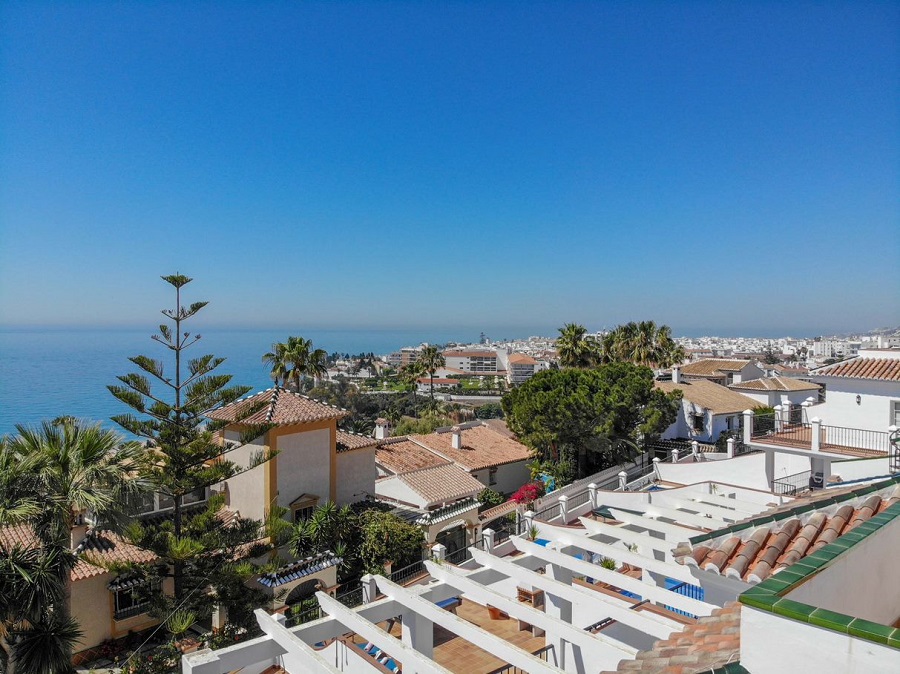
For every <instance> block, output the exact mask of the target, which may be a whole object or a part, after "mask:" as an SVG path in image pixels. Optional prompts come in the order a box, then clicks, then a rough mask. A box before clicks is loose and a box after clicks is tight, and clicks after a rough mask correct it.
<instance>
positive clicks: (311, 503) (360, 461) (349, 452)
mask: <svg viewBox="0 0 900 674" xmlns="http://www.w3.org/2000/svg"><path fill="white" fill-rule="evenodd" d="M248 411H252V414H250V415H249V416H248V415H247V412H248ZM347 414H348V413H347V412H346V411H345V410H342V409H339V408H337V407H333V406H331V405H327V404H325V403H322V402H319V401H317V400H313V399H312V398H308V397H306V396H303V395H300V394H298V393H293V392H291V391H288V390H286V389H283V388H271V389H268V390H266V391H262V392H261V393H257V394H255V395H252V396H250V397H248V398H243V399H241V400H238V401H236V402H234V403H232V404H230V405H226V406H224V407H221V408H219V409H217V410H215V411H213V412H210V413H209V417H210V418H211V419H215V420H219V421H226V422H232V423H229V425H227V426H226V427H225V428H224V429H223V430H221V431H219V433H220V437H221V440H222V442H224V443H231V442H234V443H237V442H239V440H240V437H241V433H242V432H243V429H244V428H245V427H246V425H247V424H268V425H270V428H269V430H268V431H266V432H265V433H264V434H262V435H261V436H259V437H258V438H256V439H254V440H253V441H251V442H250V443H247V444H246V445H245V446H243V447H240V448H238V449H235V450H234V451H233V452H231V453H230V454H229V455H228V456H229V459H231V460H232V461H234V462H235V463H237V464H239V465H243V466H249V465H251V463H252V461H253V458H254V457H255V456H258V455H259V454H260V453H266V452H268V451H273V452H277V454H276V456H275V457H274V458H273V459H271V460H270V461H267V462H266V463H263V464H261V465H259V466H256V467H255V468H252V469H250V470H248V471H246V472H244V473H242V474H240V475H237V476H235V477H233V478H231V479H229V480H227V481H226V482H225V483H223V484H222V485H221V486H220V487H219V489H221V490H222V491H224V493H225V497H226V504H227V505H228V507H229V508H230V509H231V510H234V511H237V512H238V513H240V514H241V516H242V517H246V518H251V519H260V520H261V519H265V517H266V514H267V513H268V512H269V511H270V509H271V508H272V507H273V506H280V507H282V508H285V509H286V510H288V511H289V517H290V518H291V520H292V521H296V520H298V519H301V518H302V517H305V516H306V515H307V514H308V513H309V512H311V511H312V509H314V508H315V507H316V506H317V505H319V504H320V503H325V502H327V501H333V502H334V503H336V504H338V505H344V504H349V503H353V502H355V501H359V500H362V499H364V498H365V497H366V496H367V495H370V494H374V493H375V476H376V472H375V440H374V439H371V438H362V437H361V436H357V435H353V434H350V433H344V432H342V431H339V430H338V428H337V422H338V421H339V420H340V419H343V418H344V417H345V416H347ZM237 419H240V422H237V421H236V420H237Z"/></svg>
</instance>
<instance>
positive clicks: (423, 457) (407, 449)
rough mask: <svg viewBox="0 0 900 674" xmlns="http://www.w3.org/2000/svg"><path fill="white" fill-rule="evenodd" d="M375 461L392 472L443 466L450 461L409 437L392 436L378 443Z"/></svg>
mask: <svg viewBox="0 0 900 674" xmlns="http://www.w3.org/2000/svg"><path fill="white" fill-rule="evenodd" d="M375 463H377V464H378V465H380V466H382V467H384V468H386V469H387V470H389V471H390V472H392V473H406V472H408V471H411V470H419V469H420V468H428V467H433V466H443V465H446V464H448V463H450V461H449V460H447V459H444V458H441V457H440V456H438V455H437V454H435V453H434V452H430V451H428V450H427V449H425V448H424V447H422V446H421V445H418V444H416V443H415V442H411V441H410V440H409V438H406V437H401V438H390V439H388V440H384V441H382V442H379V443H378V449H376V450H375Z"/></svg>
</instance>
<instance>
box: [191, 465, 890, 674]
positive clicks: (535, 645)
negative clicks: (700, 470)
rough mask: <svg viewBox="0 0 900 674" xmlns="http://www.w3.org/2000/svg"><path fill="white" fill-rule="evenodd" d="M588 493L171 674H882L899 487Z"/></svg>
mask: <svg viewBox="0 0 900 674" xmlns="http://www.w3.org/2000/svg"><path fill="white" fill-rule="evenodd" d="M743 460H744V459H743V458H739V459H734V460H733V461H743ZM701 465H702V464H701ZM673 467H674V466H673ZM684 467H685V468H690V466H684ZM573 496H574V495H573ZM585 496H586V498H585V499H581V498H578V499H576V498H574V497H573V498H571V499H569V502H572V503H574V502H575V501H576V500H577V501H579V502H580V504H579V505H578V506H573V507H567V505H566V504H567V501H561V502H560V509H559V510H558V511H557V514H556V515H555V516H554V517H553V519H552V520H549V521H537V520H535V521H534V525H535V526H536V527H537V532H536V533H537V536H536V537H526V536H521V535H519V536H513V537H511V538H509V539H508V540H505V541H502V542H498V541H497V540H496V539H494V537H493V535H492V532H490V531H485V532H484V539H483V543H482V544H481V545H479V546H476V548H477V549H470V554H471V559H470V560H468V561H466V562H464V563H462V564H459V565H458V564H451V563H447V562H443V563H432V562H426V568H427V571H428V574H429V578H427V579H425V580H424V581H423V582H420V583H419V584H415V585H411V586H403V585H401V584H398V583H395V582H392V581H390V580H388V579H387V578H384V577H381V576H365V577H364V578H363V587H362V589H363V595H364V604H363V605H362V606H359V607H358V608H348V607H346V606H344V605H343V604H341V603H340V602H339V601H336V600H335V599H334V598H332V597H329V596H328V595H327V594H326V593H323V592H319V593H318V594H317V598H318V600H319V602H320V605H321V606H322V609H323V610H324V615H323V617H322V618H321V619H320V620H317V621H315V622H312V623H309V624H306V625H301V626H300V627H296V628H291V629H288V628H287V627H285V626H284V624H283V622H282V620H281V619H280V618H279V617H277V616H269V615H267V614H266V613H265V612H263V611H257V612H256V618H257V620H258V622H259V624H260V626H261V628H262V630H263V632H264V636H262V637H259V638H257V639H253V640H250V641H248V642H245V643H242V644H238V645H235V646H232V647H229V648H225V649H221V650H219V651H215V652H212V651H201V652H198V653H195V654H189V655H186V656H185V657H184V659H183V672H184V673H185V674H220V673H221V672H228V671H235V670H238V669H240V670H241V671H242V673H243V674H261V673H262V672H263V671H270V672H276V671H278V672H286V673H287V674H300V673H301V672H302V673H303V674H306V673H307V672H308V673H311V674H312V673H318V672H328V673H329V674H333V673H334V672H359V673H360V674H364V673H367V672H382V673H383V672H385V671H388V672H392V671H393V672H396V671H399V670H400V668H401V667H402V671H403V672H405V673H406V674H413V673H418V672H427V673H436V674H437V673H441V674H443V673H446V672H450V671H465V672H473V673H482V674H486V673H487V672H490V671H500V670H501V668H502V667H504V665H506V667H507V668H508V669H505V670H503V671H510V672H512V671H518V672H537V673H541V674H543V673H545V672H546V673H550V672H578V673H582V672H611V671H617V672H647V673H649V672H652V673H654V674H667V673H674V672H679V673H680V674H686V673H691V674H699V673H700V672H723V673H725V674H728V673H735V674H737V673H738V672H743V673H746V672H751V673H752V674H781V673H782V672H805V671H815V672H817V673H818V672H824V673H825V674H844V673H846V672H851V673H855V672H859V673H860V674H861V673H863V672H867V673H868V672H877V673H880V674H881V673H883V674H887V673H888V672H895V671H896V666H897V662H898V661H900V632H898V630H897V628H895V627H894V626H893V624H892V623H893V622H894V621H895V620H896V607H897V606H898V605H900V585H897V584H896V583H893V584H892V583H889V582H887V583H885V582H872V579H873V578H874V579H877V578H890V577H891V576H890V573H891V571H892V570H893V566H892V565H893V563H894V562H895V560H896V558H897V555H898V553H900V477H894V478H891V479H888V480H883V481H880V482H877V483H874V484H868V485H861V486H857V487H854V488H851V489H842V490H836V491H831V492H830V493H826V494H823V495H822V496H820V497H816V498H812V499H803V500H791V499H784V498H783V497H777V496H774V495H772V494H770V493H766V492H763V491H756V490H752V489H747V488H742V487H735V486H730V485H727V484H721V483H711V482H701V483H697V484H693V485H686V486H682V487H673V488H670V489H664V490H663V491H655V492H637V493H622V492H605V491H602V490H599V489H596V488H595V487H594V486H589V487H588V488H587V491H586V494H585ZM529 519H530V518H528V517H526V523H527V522H528V520H529ZM433 552H434V555H435V558H436V560H437V561H439V562H440V561H441V560H442V559H443V556H444V551H443V550H442V549H441V548H440V547H436V548H435V549H434V551H433ZM601 560H603V561H602V563H601ZM735 600H737V603H735ZM439 628H440V629H439ZM513 667H514V668H517V669H516V670H513V669H512V668H513ZM268 668H273V669H268Z"/></svg>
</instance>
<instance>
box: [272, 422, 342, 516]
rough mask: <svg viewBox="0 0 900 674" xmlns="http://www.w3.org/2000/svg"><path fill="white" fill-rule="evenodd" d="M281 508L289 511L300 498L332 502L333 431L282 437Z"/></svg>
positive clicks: (280, 460) (293, 434) (280, 463)
mask: <svg viewBox="0 0 900 674" xmlns="http://www.w3.org/2000/svg"><path fill="white" fill-rule="evenodd" d="M277 448H278V450H279V454H278V456H277V457H276V460H277V461H278V505H280V506H282V507H285V508H287V507H288V506H289V505H290V503H291V501H293V500H294V499H296V498H297V497H298V496H300V495H301V494H315V495H316V496H318V497H319V499H320V501H319V502H320V503H324V502H325V501H328V500H329V499H330V498H331V495H330V484H331V429H328V428H322V429H319V430H316V431H304V432H302V433H292V434H290V435H279V436H278V444H277Z"/></svg>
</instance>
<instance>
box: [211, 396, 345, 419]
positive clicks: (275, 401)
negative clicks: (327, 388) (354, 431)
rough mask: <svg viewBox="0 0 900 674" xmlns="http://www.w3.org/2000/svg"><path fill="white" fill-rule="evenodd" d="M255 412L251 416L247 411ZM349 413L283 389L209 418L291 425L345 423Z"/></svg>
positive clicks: (222, 409) (238, 403) (235, 404)
mask: <svg viewBox="0 0 900 674" xmlns="http://www.w3.org/2000/svg"><path fill="white" fill-rule="evenodd" d="M250 410H254V411H253V412H252V413H250V414H249V415H248V416H244V415H245V414H247V413H248V411H250ZM348 414H349V412H347V411H346V410H342V409H340V408H339V407H334V406H333V405H327V404H325V403H323V402H319V401H318V400H314V399H312V398H308V397H307V396H304V395H300V394H299V393H294V392H293V391H288V390H287V389H284V388H280V387H277V388H270V389H267V390H265V391H261V392H260V393H256V394H254V395H252V396H250V397H248V398H242V399H241V400H237V401H235V402H233V403H231V404H229V405H225V406H223V407H220V408H218V409H216V410H212V411H211V412H207V414H206V416H208V417H209V418H210V419H215V420H217V421H239V422H240V423H243V424H275V425H276V426H289V425H291V424H301V423H309V422H313V421H325V420H328V419H343V418H344V417H345V416H347V415H348Z"/></svg>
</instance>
